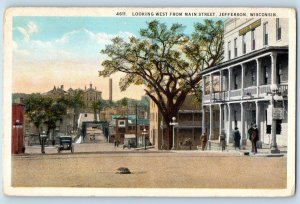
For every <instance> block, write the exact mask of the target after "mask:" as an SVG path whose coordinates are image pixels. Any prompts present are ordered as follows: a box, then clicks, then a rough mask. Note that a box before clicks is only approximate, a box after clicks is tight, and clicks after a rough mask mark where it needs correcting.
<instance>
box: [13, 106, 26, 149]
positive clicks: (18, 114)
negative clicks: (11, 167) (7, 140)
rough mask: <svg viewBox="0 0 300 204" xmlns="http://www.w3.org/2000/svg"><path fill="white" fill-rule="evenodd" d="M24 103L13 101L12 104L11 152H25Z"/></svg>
mask: <svg viewBox="0 0 300 204" xmlns="http://www.w3.org/2000/svg"><path fill="white" fill-rule="evenodd" d="M24 130H25V129H24V105H23V104H17V103H13V105H12V134H11V136H12V137H11V153H12V154H19V153H24V151H25V146H24Z"/></svg>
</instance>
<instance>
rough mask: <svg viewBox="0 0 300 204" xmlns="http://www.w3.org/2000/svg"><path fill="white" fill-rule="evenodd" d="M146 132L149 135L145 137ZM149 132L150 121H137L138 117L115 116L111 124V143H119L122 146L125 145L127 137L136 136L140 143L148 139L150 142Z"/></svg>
mask: <svg viewBox="0 0 300 204" xmlns="http://www.w3.org/2000/svg"><path fill="white" fill-rule="evenodd" d="M144 130H146V132H145V133H147V135H144ZM148 132H149V120H148V119H140V118H138V119H136V115H128V116H122V115H113V116H112V121H111V123H110V138H109V142H114V141H119V142H120V144H124V139H125V137H126V135H134V137H135V136H136V138H137V140H138V146H139V141H143V140H142V138H144V137H146V138H147V140H148V137H149V136H148Z"/></svg>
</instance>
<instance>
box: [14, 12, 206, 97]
mask: <svg viewBox="0 0 300 204" xmlns="http://www.w3.org/2000/svg"><path fill="white" fill-rule="evenodd" d="M154 19H158V20H159V21H160V22H163V23H166V24H167V25H172V24H173V23H180V24H182V25H184V26H185V27H186V28H185V33H186V34H187V35H189V34H191V33H192V32H193V25H194V24H195V23H198V22H200V23H202V22H203V21H204V18H199V17H198V18H193V17H191V18H156V17H145V18H144V17H46V16H26V17H24V16H18V17H14V18H13V41H14V42H13V44H14V49H13V76H14V78H13V80H14V84H13V91H14V92H26V93H29V92H45V91H48V90H49V89H52V87H53V86H54V85H56V86H58V85H61V84H64V85H65V87H67V88H70V87H72V88H83V87H84V85H88V84H89V83H93V84H94V85H95V86H97V87H99V89H102V90H103V96H104V98H106V96H107V95H108V93H107V91H106V88H107V84H108V79H100V78H99V77H98V76H97V75H98V70H101V62H102V61H103V60H104V59H105V56H103V55H101V54H100V51H101V50H102V49H104V48H105V45H106V44H109V43H110V40H111V39H112V38H113V37H116V36H121V37H124V38H127V37H129V36H132V35H134V36H137V37H138V36H139V30H140V29H141V28H146V27H147V24H146V23H147V22H149V21H151V20H154ZM120 77H121V74H119V75H116V76H114V83H113V84H114V90H115V92H114V95H116V99H118V98H121V97H124V96H131V95H130V92H131V91H132V92H133V94H132V97H134V98H139V97H140V96H141V95H142V94H143V90H142V87H131V88H129V89H128V91H126V93H121V92H120V91H119V90H118V80H119V78H120ZM33 78H34V80H32V79H33ZM136 90H140V91H139V94H136ZM128 94H129V95H128Z"/></svg>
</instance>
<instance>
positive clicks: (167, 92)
mask: <svg viewBox="0 0 300 204" xmlns="http://www.w3.org/2000/svg"><path fill="white" fill-rule="evenodd" d="M183 30H184V26H183V25H181V24H173V25H171V26H170V27H168V26H167V25H166V24H164V23H160V22H159V21H157V20H153V21H151V22H149V23H148V27H147V28H145V29H141V30H140V37H133V36H132V37H130V38H129V39H123V38H121V37H116V38H114V39H112V41H111V44H109V45H106V47H105V49H104V50H102V51H101V53H102V54H104V55H106V56H107V57H108V59H107V60H105V61H103V63H102V66H103V67H104V69H103V70H102V71H100V72H99V76H102V77H109V76H111V75H112V74H114V73H116V72H123V73H125V76H124V77H123V78H122V79H121V80H120V83H119V84H120V88H121V90H123V91H124V90H126V89H127V88H128V87H129V86H130V85H132V84H134V85H144V86H145V87H146V88H145V92H146V95H148V96H149V98H150V99H151V100H152V101H153V102H154V103H155V104H156V105H157V106H158V109H159V111H160V112H161V114H162V116H163V119H164V121H165V124H166V125H167V131H168V143H169V144H168V146H169V148H171V146H172V145H171V144H172V127H171V126H170V125H169V124H170V122H171V121H172V117H174V116H175V115H177V112H178V110H179V109H180V107H181V105H182V104H183V102H184V100H185V98H186V96H187V95H188V94H189V93H192V92H195V93H196V92H198V91H199V90H201V87H200V86H199V82H200V80H201V74H200V72H201V71H202V70H203V69H205V68H207V67H211V66H214V65H217V64H218V63H220V62H221V60H222V59H223V44H224V40H223V30H224V28H223V23H222V21H213V20H205V21H204V23H197V24H195V26H194V32H193V34H192V35H191V36H187V35H185V34H184V33H183ZM198 98H199V100H200V97H198Z"/></svg>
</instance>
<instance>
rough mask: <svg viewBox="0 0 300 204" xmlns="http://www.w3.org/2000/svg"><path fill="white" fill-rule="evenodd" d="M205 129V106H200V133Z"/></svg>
mask: <svg viewBox="0 0 300 204" xmlns="http://www.w3.org/2000/svg"><path fill="white" fill-rule="evenodd" d="M205 129H206V127H205V106H202V133H204V132H206V130H205Z"/></svg>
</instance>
